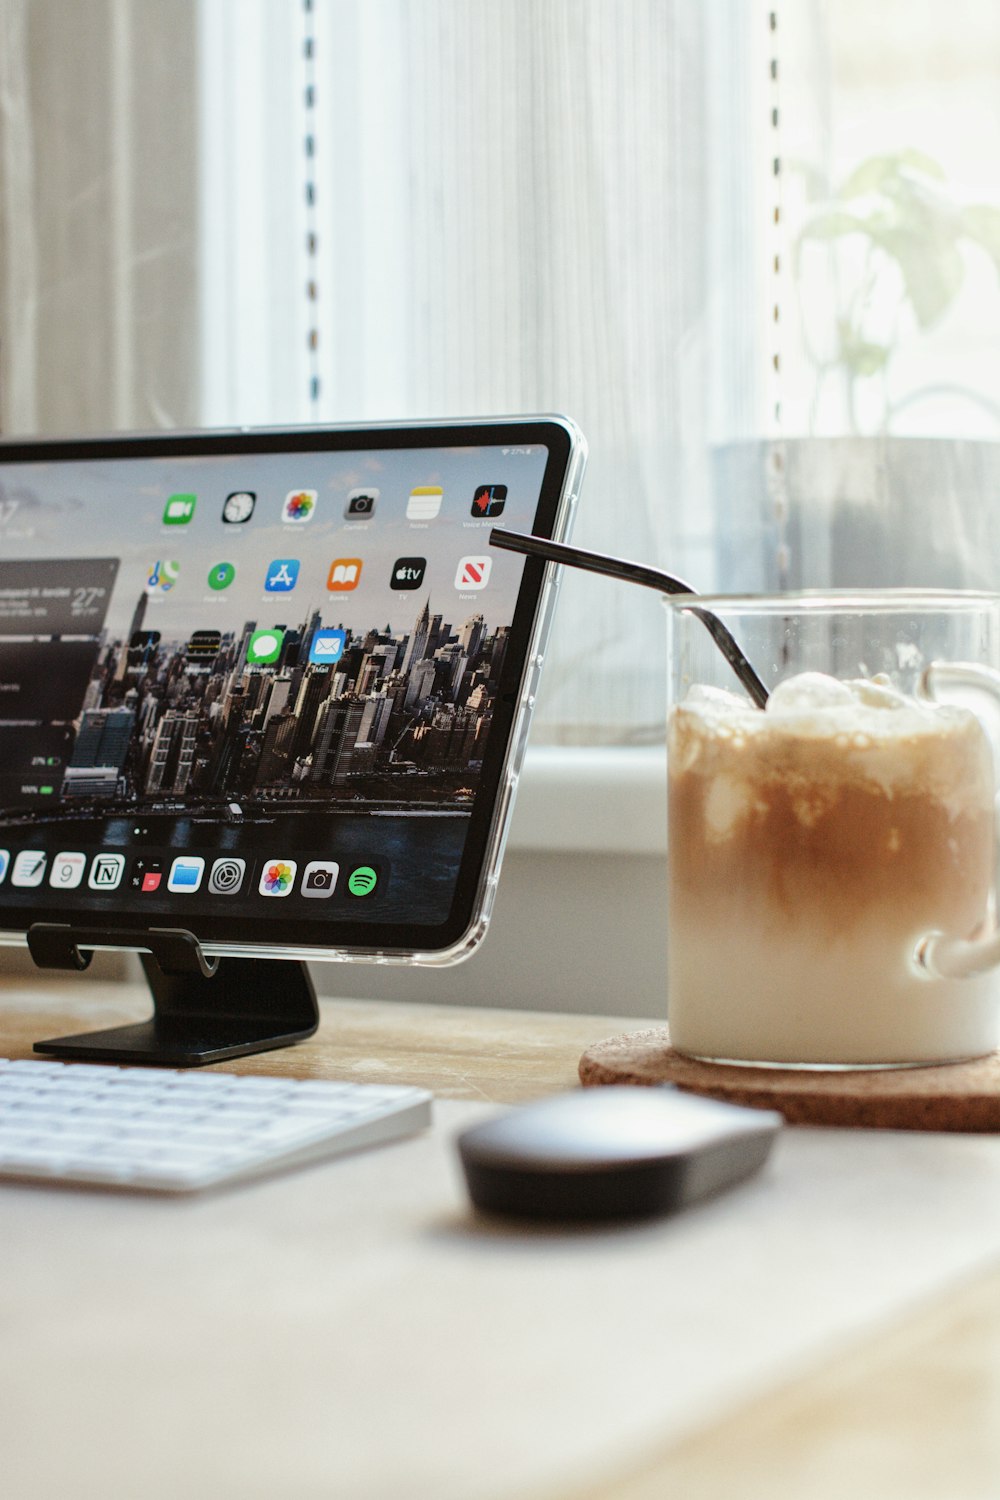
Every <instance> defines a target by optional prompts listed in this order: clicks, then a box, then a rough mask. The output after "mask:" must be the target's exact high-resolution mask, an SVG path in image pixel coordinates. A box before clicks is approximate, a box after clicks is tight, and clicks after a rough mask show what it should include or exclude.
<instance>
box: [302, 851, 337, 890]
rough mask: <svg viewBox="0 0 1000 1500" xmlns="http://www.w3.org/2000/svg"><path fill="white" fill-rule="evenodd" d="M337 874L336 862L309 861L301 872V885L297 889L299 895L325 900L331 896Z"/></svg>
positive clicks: (328, 860) (330, 860)
mask: <svg viewBox="0 0 1000 1500" xmlns="http://www.w3.org/2000/svg"><path fill="white" fill-rule="evenodd" d="M339 874H340V866H339V865H338V864H337V862H336V860H333V859H313V860H310V862H309V863H308V864H307V865H306V867H305V870H304V871H303V872H302V884H301V886H300V887H299V895H300V896H309V897H311V898H312V899H313V900H326V899H327V898H328V897H329V896H332V895H333V892H334V889H335V888H336V885H337V876H338V875H339Z"/></svg>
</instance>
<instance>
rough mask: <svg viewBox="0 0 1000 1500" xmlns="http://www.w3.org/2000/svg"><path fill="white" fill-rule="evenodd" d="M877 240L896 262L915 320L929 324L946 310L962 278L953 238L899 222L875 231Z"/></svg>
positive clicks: (935, 320) (958, 256)
mask: <svg viewBox="0 0 1000 1500" xmlns="http://www.w3.org/2000/svg"><path fill="white" fill-rule="evenodd" d="M878 243H879V245H880V246H881V248H882V249H883V250H884V251H885V252H886V254H887V255H889V256H890V257H891V259H893V260H894V261H895V262H896V264H897V265H898V266H899V270H900V274H901V276H902V278H903V284H904V286H905V288H906V295H907V297H908V298H909V301H910V303H911V304H912V306H913V311H914V314H915V315H916V319H917V322H918V324H919V325H920V327H921V328H930V327H931V326H932V325H933V324H934V323H936V322H937V321H938V319H939V318H940V317H942V315H943V314H944V313H945V312H946V311H947V309H948V307H949V306H950V304H951V303H952V301H953V300H954V298H955V297H956V296H957V294H958V291H959V289H960V288H961V285H962V282H963V280H964V279H965V262H964V261H963V259H962V256H961V252H960V251H959V249H958V247H957V246H956V244H955V242H954V240H953V239H952V238H951V237H950V236H947V235H942V234H937V235H934V234H926V233H919V232H914V230H913V229H912V228H911V227H909V226H903V227H899V228H896V229H894V230H889V231H887V232H886V233H884V234H881V235H879V237H878Z"/></svg>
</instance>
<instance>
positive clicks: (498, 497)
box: [472, 484, 507, 521]
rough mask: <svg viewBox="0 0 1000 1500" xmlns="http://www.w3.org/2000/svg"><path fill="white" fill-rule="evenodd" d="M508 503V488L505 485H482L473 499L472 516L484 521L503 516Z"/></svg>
mask: <svg viewBox="0 0 1000 1500" xmlns="http://www.w3.org/2000/svg"><path fill="white" fill-rule="evenodd" d="M506 503H507V486H506V485H505V484H481V485H479V486H478V488H477V489H476V493H475V494H474V495H473V497H472V514H473V515H474V516H478V517H479V518H480V520H484V521H485V520H489V519H491V518H492V517H493V516H502V515H503V508H504V505H505V504H506Z"/></svg>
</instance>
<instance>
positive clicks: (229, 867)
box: [208, 856, 247, 896]
mask: <svg viewBox="0 0 1000 1500" xmlns="http://www.w3.org/2000/svg"><path fill="white" fill-rule="evenodd" d="M246 870H247V862H246V860H245V859H235V858H233V857H231V856H230V857H227V858H226V859H217V860H216V861H215V864H214V865H213V866H212V873H211V875H210V876H209V877H208V889H209V894H210V895H213V896H235V895H236V892H237V891H238V890H239V888H240V886H241V885H242V884H243V877H244V875H245V874H246Z"/></svg>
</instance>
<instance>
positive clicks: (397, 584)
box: [389, 557, 427, 589]
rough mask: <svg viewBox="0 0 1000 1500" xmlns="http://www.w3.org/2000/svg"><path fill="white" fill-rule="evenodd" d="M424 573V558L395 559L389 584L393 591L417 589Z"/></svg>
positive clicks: (425, 566) (425, 568)
mask: <svg viewBox="0 0 1000 1500" xmlns="http://www.w3.org/2000/svg"><path fill="white" fill-rule="evenodd" d="M426 571H427V559H426V557H397V558H396V561H395V562H394V563H393V565H392V577H391V578H390V579H389V583H390V585H391V586H392V588H394V589H418V588H419V587H420V585H421V584H422V583H423V581H424V574H425V573H426Z"/></svg>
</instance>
